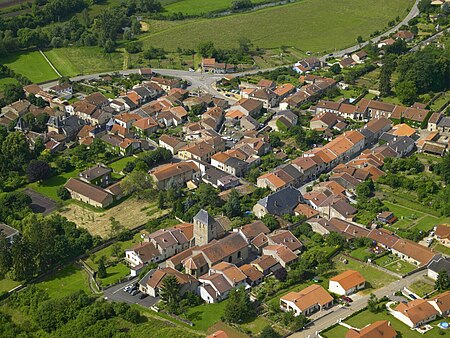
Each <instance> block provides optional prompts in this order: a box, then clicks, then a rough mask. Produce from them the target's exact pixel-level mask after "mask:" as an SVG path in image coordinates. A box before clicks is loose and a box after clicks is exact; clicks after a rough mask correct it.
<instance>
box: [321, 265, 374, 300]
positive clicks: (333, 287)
mask: <svg viewBox="0 0 450 338" xmlns="http://www.w3.org/2000/svg"><path fill="white" fill-rule="evenodd" d="M365 286H366V280H365V279H364V277H363V276H362V275H361V274H360V273H359V272H358V271H355V270H347V271H345V272H343V273H341V274H339V275H337V276H335V277H333V278H330V283H329V286H328V290H329V291H330V292H332V293H335V294H337V295H340V296H342V295H351V294H352V293H355V292H358V291H359V290H361V289H364V287H365Z"/></svg>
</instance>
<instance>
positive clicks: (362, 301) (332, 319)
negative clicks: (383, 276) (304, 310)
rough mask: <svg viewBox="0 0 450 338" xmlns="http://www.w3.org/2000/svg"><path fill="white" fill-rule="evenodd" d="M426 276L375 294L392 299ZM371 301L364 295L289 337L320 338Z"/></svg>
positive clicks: (386, 288)
mask: <svg viewBox="0 0 450 338" xmlns="http://www.w3.org/2000/svg"><path fill="white" fill-rule="evenodd" d="M424 274H425V272H424V271H419V272H416V273H415V274H412V275H410V276H408V277H405V278H403V279H400V280H398V281H395V282H392V283H391V284H388V285H386V286H385V287H383V288H381V289H379V290H377V291H375V292H373V293H374V294H375V295H376V296H377V297H378V298H382V297H384V296H388V297H392V296H393V294H394V293H395V292H396V291H399V290H401V289H403V288H404V287H405V286H407V285H409V284H411V283H413V282H415V281H416V280H418V279H420V278H422V277H423V275H424ZM368 299H369V295H364V296H362V297H360V298H359V299H356V300H355V301H354V302H353V303H351V305H350V306H349V307H341V308H339V307H336V306H335V309H336V310H335V311H333V312H330V313H329V314H328V315H327V316H325V317H322V318H320V319H318V320H316V321H315V322H314V323H313V324H311V325H310V326H308V328H307V329H305V330H303V331H300V332H296V333H294V334H292V335H290V336H289V337H292V338H314V337H318V333H319V332H320V331H322V330H325V329H326V328H328V327H330V326H331V325H333V324H336V323H337V322H338V321H339V320H344V318H347V317H348V316H350V315H351V314H352V313H354V312H356V311H359V310H361V309H363V308H365V307H366V306H367V300H368Z"/></svg>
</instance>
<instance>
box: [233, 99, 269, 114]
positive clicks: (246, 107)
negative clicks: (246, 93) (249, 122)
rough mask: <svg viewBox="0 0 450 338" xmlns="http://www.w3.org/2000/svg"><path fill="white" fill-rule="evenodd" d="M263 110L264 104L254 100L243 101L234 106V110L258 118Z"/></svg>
mask: <svg viewBox="0 0 450 338" xmlns="http://www.w3.org/2000/svg"><path fill="white" fill-rule="evenodd" d="M262 108H263V102H261V101H259V100H253V99H245V98H244V99H241V100H239V101H238V102H236V103H235V104H234V105H233V106H232V109H233V110H239V111H241V112H243V113H244V114H245V115H250V116H258V115H259V114H260V112H261V110H262Z"/></svg>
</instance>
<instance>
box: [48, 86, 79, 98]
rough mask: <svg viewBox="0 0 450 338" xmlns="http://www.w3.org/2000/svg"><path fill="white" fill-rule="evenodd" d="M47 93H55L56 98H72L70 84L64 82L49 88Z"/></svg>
mask: <svg viewBox="0 0 450 338" xmlns="http://www.w3.org/2000/svg"><path fill="white" fill-rule="evenodd" d="M49 91H50V92H52V93H55V94H56V95H57V96H58V97H63V98H65V99H70V98H71V97H72V93H73V87H72V84H71V83H68V82H65V83H61V84H57V85H55V86H52V87H50V88H49Z"/></svg>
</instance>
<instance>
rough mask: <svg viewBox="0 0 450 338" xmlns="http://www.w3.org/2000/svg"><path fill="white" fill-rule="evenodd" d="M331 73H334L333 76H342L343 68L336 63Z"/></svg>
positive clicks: (331, 68)
mask: <svg viewBox="0 0 450 338" xmlns="http://www.w3.org/2000/svg"><path fill="white" fill-rule="evenodd" d="M330 72H332V73H333V74H340V72H341V67H340V66H339V64H338V63H335V64H334V65H332V66H331V67H330Z"/></svg>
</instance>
